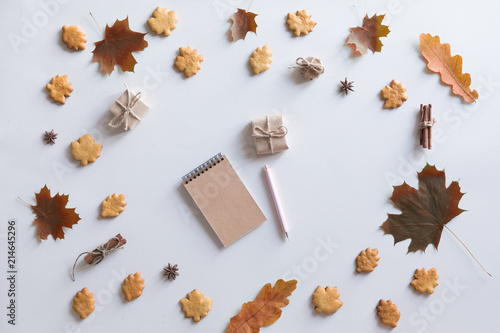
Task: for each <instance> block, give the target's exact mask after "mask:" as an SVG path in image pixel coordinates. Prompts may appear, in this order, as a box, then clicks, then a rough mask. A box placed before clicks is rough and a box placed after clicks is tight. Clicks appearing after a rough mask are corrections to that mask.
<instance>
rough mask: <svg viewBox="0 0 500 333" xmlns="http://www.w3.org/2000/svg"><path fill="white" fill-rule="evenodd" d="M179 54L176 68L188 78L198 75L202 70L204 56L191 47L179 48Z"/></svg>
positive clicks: (175, 64)
mask: <svg viewBox="0 0 500 333" xmlns="http://www.w3.org/2000/svg"><path fill="white" fill-rule="evenodd" d="M179 54H180V56H178V57H177V58H176V59H175V63H174V66H175V67H177V69H178V70H179V71H181V72H184V75H186V77H190V76H192V75H196V72H198V70H199V69H201V66H200V62H202V61H203V56H202V55H201V54H198V51H197V50H196V49H192V48H191V46H188V47H179Z"/></svg>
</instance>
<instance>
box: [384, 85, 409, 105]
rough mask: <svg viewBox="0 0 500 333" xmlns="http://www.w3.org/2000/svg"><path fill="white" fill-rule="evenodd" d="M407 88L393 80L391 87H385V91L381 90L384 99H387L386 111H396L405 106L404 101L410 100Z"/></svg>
mask: <svg viewBox="0 0 500 333" xmlns="http://www.w3.org/2000/svg"><path fill="white" fill-rule="evenodd" d="M405 92H406V88H405V87H403V84H402V83H400V82H398V81H396V80H392V82H391V85H390V86H385V88H384V89H382V90H380V93H381V94H382V98H383V99H385V100H386V101H385V103H384V109H389V108H391V109H394V108H397V107H399V106H401V105H403V101H406V100H408V96H406V94H405Z"/></svg>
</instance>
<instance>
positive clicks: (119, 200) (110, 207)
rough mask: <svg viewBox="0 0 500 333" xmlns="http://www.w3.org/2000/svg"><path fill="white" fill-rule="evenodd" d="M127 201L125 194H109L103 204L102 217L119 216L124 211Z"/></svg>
mask: <svg viewBox="0 0 500 333" xmlns="http://www.w3.org/2000/svg"><path fill="white" fill-rule="evenodd" d="M126 205H127V203H126V202H125V194H120V195H118V194H116V193H114V194H113V195H108V197H107V198H106V200H104V201H103V202H102V204H101V216H102V217H117V216H118V215H120V213H121V212H123V211H124V210H125V209H124V208H123V207H125V206H126Z"/></svg>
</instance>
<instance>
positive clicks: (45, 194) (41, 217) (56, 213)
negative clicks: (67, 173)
mask: <svg viewBox="0 0 500 333" xmlns="http://www.w3.org/2000/svg"><path fill="white" fill-rule="evenodd" d="M35 197H36V206H33V205H30V207H31V209H32V210H33V212H34V213H35V215H36V218H35V220H34V221H33V224H34V225H36V227H37V229H36V235H37V236H38V237H39V238H40V240H46V239H47V236H48V235H52V237H53V238H54V240H56V239H57V238H60V239H64V231H63V227H66V228H70V229H72V228H73V225H74V224H77V223H78V221H80V216H78V214H77V213H75V209H76V208H66V205H67V204H68V198H69V195H64V194H62V195H59V193H57V194H56V195H54V197H51V196H50V190H49V189H48V188H47V185H45V186H44V187H43V188H42V189H41V190H40V193H35Z"/></svg>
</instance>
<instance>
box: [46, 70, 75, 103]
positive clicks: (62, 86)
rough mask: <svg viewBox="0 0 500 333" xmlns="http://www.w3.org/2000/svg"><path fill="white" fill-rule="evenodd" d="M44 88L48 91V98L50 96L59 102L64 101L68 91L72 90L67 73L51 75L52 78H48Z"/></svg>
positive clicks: (68, 93) (68, 94)
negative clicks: (48, 80)
mask: <svg viewBox="0 0 500 333" xmlns="http://www.w3.org/2000/svg"><path fill="white" fill-rule="evenodd" d="M45 88H47V90H48V91H50V94H49V96H50V98H52V99H53V100H54V102H59V103H61V104H65V103H66V97H69V96H70V93H71V92H72V91H73V88H71V83H69V82H68V76H67V75H58V76H56V77H53V78H52V80H50V83H47V85H46V86H45Z"/></svg>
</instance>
